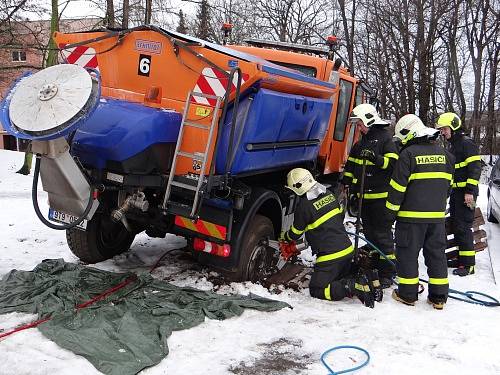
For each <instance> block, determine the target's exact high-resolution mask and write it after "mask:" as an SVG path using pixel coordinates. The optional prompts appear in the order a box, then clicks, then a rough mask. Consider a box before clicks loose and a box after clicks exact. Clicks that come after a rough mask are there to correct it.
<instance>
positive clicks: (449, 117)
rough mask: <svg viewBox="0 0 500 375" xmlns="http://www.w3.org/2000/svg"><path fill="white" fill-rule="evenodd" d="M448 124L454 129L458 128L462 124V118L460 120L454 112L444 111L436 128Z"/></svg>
mask: <svg viewBox="0 0 500 375" xmlns="http://www.w3.org/2000/svg"><path fill="white" fill-rule="evenodd" d="M446 126H449V127H450V128H451V130H453V131H455V130H458V129H459V128H460V126H462V120H460V117H458V115H457V114H455V113H453V112H446V113H443V114H442V115H440V116H439V117H438V120H437V122H436V129H440V128H444V127H446Z"/></svg>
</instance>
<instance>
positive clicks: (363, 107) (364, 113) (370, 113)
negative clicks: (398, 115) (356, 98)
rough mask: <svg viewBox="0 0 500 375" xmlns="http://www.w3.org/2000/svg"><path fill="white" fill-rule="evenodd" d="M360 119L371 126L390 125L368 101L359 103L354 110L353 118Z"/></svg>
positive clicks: (367, 125)
mask: <svg viewBox="0 0 500 375" xmlns="http://www.w3.org/2000/svg"><path fill="white" fill-rule="evenodd" d="M353 119H359V120H361V121H363V124H364V125H365V126H366V127H367V128H369V127H370V126H373V125H386V126H387V125H389V123H388V122H386V121H384V120H382V119H381V118H380V116H379V115H378V113H377V109H376V108H375V107H374V106H372V105H371V104H368V103H363V104H359V105H357V106H356V107H354V109H353V110H352V113H351V120H353Z"/></svg>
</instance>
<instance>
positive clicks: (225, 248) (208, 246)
mask: <svg viewBox="0 0 500 375" xmlns="http://www.w3.org/2000/svg"><path fill="white" fill-rule="evenodd" d="M193 249H194V250H195V251H203V252H204V253H209V254H212V255H216V256H219V257H224V258H227V257H228V256H229V255H230V254H231V246H230V245H229V244H224V245H219V244H217V243H214V242H210V241H204V240H201V239H199V238H195V239H194V241H193Z"/></svg>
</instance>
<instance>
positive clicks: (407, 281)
mask: <svg viewBox="0 0 500 375" xmlns="http://www.w3.org/2000/svg"><path fill="white" fill-rule="evenodd" d="M398 283H399V284H407V285H413V284H418V277H413V278H411V279H407V278H405V277H399V276H398Z"/></svg>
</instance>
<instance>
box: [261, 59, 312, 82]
mask: <svg viewBox="0 0 500 375" xmlns="http://www.w3.org/2000/svg"><path fill="white" fill-rule="evenodd" d="M269 61H271V62H272V63H273V64H276V65H279V66H284V67H285V68H289V69H294V70H298V71H299V72H301V73H302V74H305V75H306V76H308V77H312V78H316V73H317V70H316V68H315V67H313V66H306V65H297V64H291V63H286V62H282V61H273V60H269Z"/></svg>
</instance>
